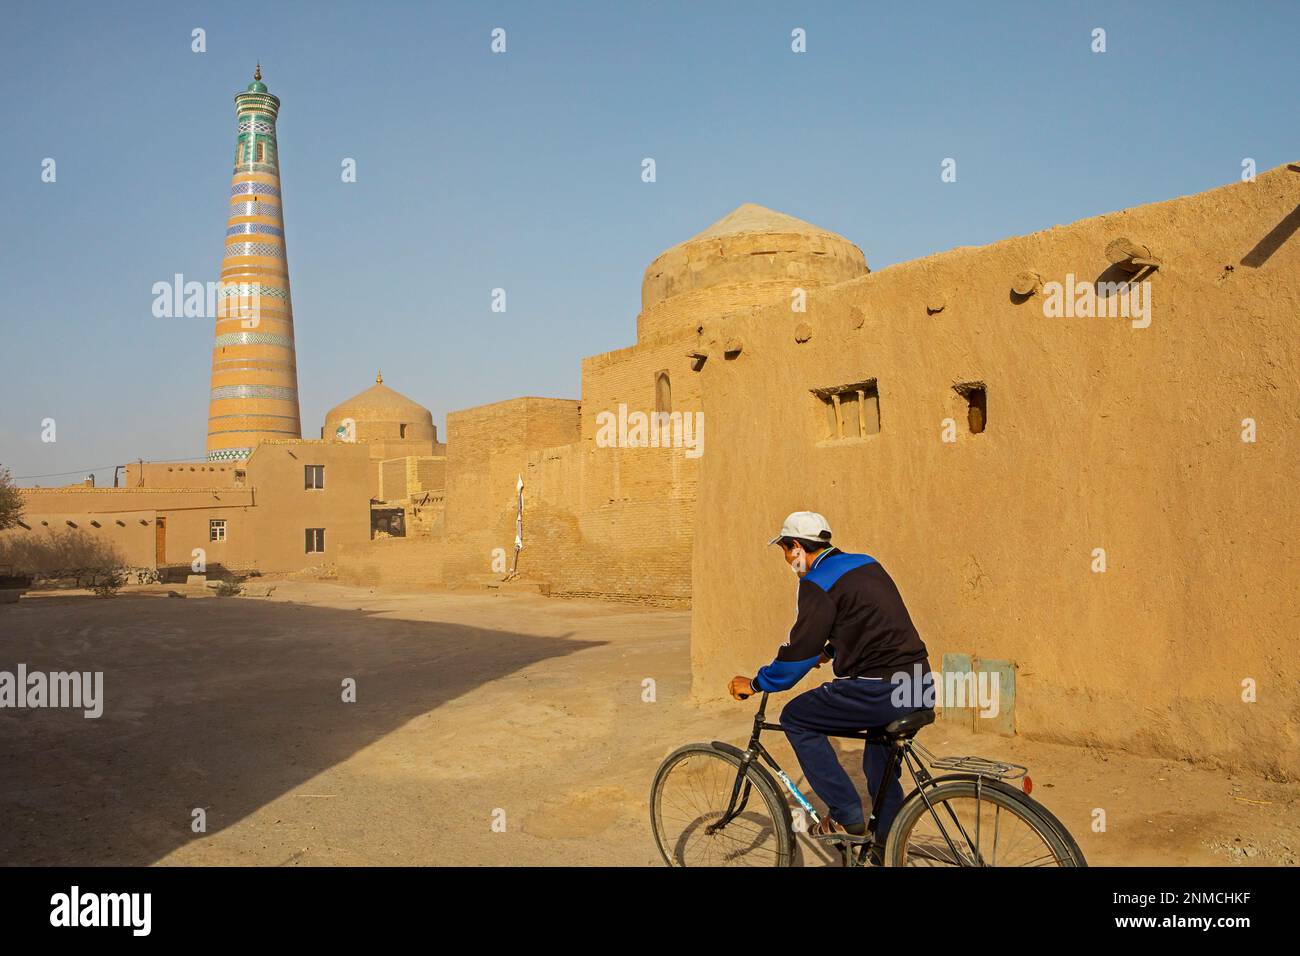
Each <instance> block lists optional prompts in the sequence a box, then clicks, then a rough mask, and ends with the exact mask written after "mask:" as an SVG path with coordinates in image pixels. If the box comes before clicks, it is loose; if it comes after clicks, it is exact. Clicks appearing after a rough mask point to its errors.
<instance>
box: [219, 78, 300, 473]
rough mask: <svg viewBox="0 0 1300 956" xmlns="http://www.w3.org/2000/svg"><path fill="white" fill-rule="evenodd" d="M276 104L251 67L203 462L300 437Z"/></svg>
mask: <svg viewBox="0 0 1300 956" xmlns="http://www.w3.org/2000/svg"><path fill="white" fill-rule="evenodd" d="M279 112H280V100H279V98H278V97H276V96H273V95H272V94H270V93H268V92H267V90H266V85H265V84H264V83H262V70H261V67H260V66H259V67H258V69H257V72H256V73H255V74H254V75H253V82H252V83H250V84H249V86H248V89H247V90H245V91H244V92H243V93H239V94H237V95H236V96H235V116H236V121H237V123H238V133H237V138H236V145H235V172H234V176H233V177H232V178H231V184H230V217H229V219H228V220H227V222H226V248H225V255H224V257H223V258H222V260H221V292H220V296H219V299H218V303H219V304H218V310H217V326H216V339H215V341H214V343H213V348H212V392H211V396H210V399H209V403H208V461H238V460H241V459H244V458H247V457H248V456H249V455H250V454H251V453H252V451H253V449H254V448H255V447H256V446H257V444H258V442H260V441H262V440H263V439H284V438H301V437H302V425H301V422H300V420H299V415H298V369H297V364H296V362H295V359H294V343H293V305H292V302H291V300H290V296H289V261H288V258H287V257H286V254H285V243H284V215H283V211H282V208H281V204H280V163H279V159H278V155H277V151H276V140H275V120H276V116H277V115H279Z"/></svg>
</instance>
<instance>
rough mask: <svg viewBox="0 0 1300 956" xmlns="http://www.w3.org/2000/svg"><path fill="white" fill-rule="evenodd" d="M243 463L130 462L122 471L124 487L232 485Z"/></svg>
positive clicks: (226, 486) (209, 486)
mask: <svg viewBox="0 0 1300 956" xmlns="http://www.w3.org/2000/svg"><path fill="white" fill-rule="evenodd" d="M243 470H244V466H243V464H242V463H240V464H238V465H236V464H233V463H231V462H227V463H225V464H218V463H211V462H206V461H189V462H171V463H170V464H167V463H161V462H152V461H146V462H130V463H129V464H127V465H126V466H125V467H124V469H123V473H122V487H123V488H231V487H234V486H235V484H236V475H235V473H236V472H237V471H243Z"/></svg>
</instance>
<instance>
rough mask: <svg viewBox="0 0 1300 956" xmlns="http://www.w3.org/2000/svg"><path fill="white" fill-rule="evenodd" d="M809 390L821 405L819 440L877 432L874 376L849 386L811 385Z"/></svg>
mask: <svg viewBox="0 0 1300 956" xmlns="http://www.w3.org/2000/svg"><path fill="white" fill-rule="evenodd" d="M812 393H813V395H814V396H816V398H817V401H818V404H819V405H820V406H821V408H820V410H819V411H820V416H819V417H820V418H821V419H822V422H823V424H822V425H821V432H820V438H821V440H822V441H841V440H844V439H851V438H867V437H869V436H871V435H878V434H880V392H879V390H878V389H877V387H876V380H875V379H874V378H869V379H867V380H866V381H863V382H856V383H854V384H852V385H837V386H835V387H834V388H814V389H813V390H812Z"/></svg>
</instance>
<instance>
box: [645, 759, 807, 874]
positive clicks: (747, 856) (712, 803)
mask: <svg viewBox="0 0 1300 956" xmlns="http://www.w3.org/2000/svg"><path fill="white" fill-rule="evenodd" d="M739 770H740V760H739V759H738V758H737V757H735V756H733V755H731V754H729V753H725V752H723V751H721V750H718V749H717V748H715V747H713V746H712V745H711V744H688V745H687V746H685V747H681V748H679V749H677V750H675V751H673V752H672V753H671V754H669V755H668V757H667V759H665V760H664V762H663V763H662V764H661V765H660V767H659V770H658V772H657V773H656V774H655V779H654V783H653V784H652V785H651V787H650V825H651V827H652V829H653V830H654V835H655V843H656V844H657V845H658V847H659V853H660V855H661V856H663V858H664V862H665V863H667V864H668V865H669V866H789V865H790V863H791V859H792V856H793V852H794V832H793V829H792V827H791V825H790V808H789V807H788V806H787V805H786V803H785V801H784V800H782V799H781V795H780V794H779V793H778V792H777V790H776V788H775V786H773V784H772V782H771V780H770V779H769V778H768V777H767V775H766V774H764V773H763V772H762V771H761V770H760V769H758V768H756V767H754V766H751V767H750V768H749V769H748V770H747V771H746V772H745V777H744V779H743V781H742V782H741V787H740V795H739V796H738V797H737V800H736V803H737V805H738V806H741V807H742V809H741V811H740V812H739V813H738V814H737V815H736V816H735V817H734V818H733V819H732V820H730V821H729V822H728V823H727V824H726V825H725V826H723V827H721V828H719V829H716V830H715V829H712V827H714V826H715V825H716V824H717V823H718V822H719V821H721V820H722V818H723V816H724V814H725V813H726V811H727V807H728V805H729V803H730V801H731V792H732V788H733V787H734V785H735V782H736V775H737V773H739Z"/></svg>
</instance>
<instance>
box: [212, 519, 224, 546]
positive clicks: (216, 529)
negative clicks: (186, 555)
mask: <svg viewBox="0 0 1300 956" xmlns="http://www.w3.org/2000/svg"><path fill="white" fill-rule="evenodd" d="M225 540H226V519H225V518H209V519H208V542H209V543H212V542H222V541H225Z"/></svg>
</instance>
